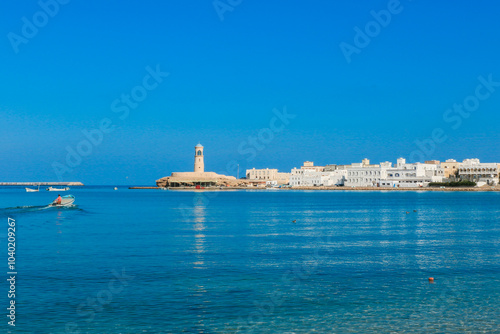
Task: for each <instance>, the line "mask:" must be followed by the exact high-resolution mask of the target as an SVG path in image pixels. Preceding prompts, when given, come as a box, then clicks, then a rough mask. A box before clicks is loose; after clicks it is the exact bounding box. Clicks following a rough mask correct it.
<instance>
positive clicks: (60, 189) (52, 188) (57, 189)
mask: <svg viewBox="0 0 500 334" xmlns="http://www.w3.org/2000/svg"><path fill="white" fill-rule="evenodd" d="M46 190H47V191H68V190H69V187H65V188H54V187H48V188H47V189H46Z"/></svg>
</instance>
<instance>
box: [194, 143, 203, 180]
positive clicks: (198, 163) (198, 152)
mask: <svg viewBox="0 0 500 334" xmlns="http://www.w3.org/2000/svg"><path fill="white" fill-rule="evenodd" d="M194 171H195V173H196V172H198V173H204V172H205V163H204V162H203V146H201V144H198V145H196V146H195V147H194Z"/></svg>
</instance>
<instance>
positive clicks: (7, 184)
mask: <svg viewBox="0 0 500 334" xmlns="http://www.w3.org/2000/svg"><path fill="white" fill-rule="evenodd" d="M0 186H20V187H25V186H83V183H81V182H0Z"/></svg>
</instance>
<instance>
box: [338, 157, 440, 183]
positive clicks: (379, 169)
mask: <svg viewBox="0 0 500 334" xmlns="http://www.w3.org/2000/svg"><path fill="white" fill-rule="evenodd" d="M363 165H364V166H363ZM443 178H444V169H443V168H441V166H440V165H437V164H422V163H419V162H417V163H413V164H407V163H406V160H405V159H403V158H399V159H398V162H397V165H396V166H395V167H392V163H390V162H382V163H380V165H366V164H361V166H359V165H354V164H353V167H351V168H349V169H348V172H347V180H346V182H345V185H346V186H347V187H424V186H427V185H428V184H429V183H430V182H441V181H442V180H443Z"/></svg>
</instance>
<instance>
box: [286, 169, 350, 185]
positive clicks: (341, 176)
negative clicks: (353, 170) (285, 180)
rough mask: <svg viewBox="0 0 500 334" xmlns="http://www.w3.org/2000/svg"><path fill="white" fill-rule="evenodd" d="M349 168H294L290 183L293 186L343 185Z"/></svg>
mask: <svg viewBox="0 0 500 334" xmlns="http://www.w3.org/2000/svg"><path fill="white" fill-rule="evenodd" d="M346 176H347V170H345V169H337V170H334V171H315V170H311V169H302V168H300V169H298V168H294V169H292V172H291V176H290V185H291V186H292V187H323V186H324V187H332V186H343V185H344V181H345V178H346Z"/></svg>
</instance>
